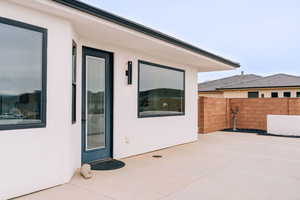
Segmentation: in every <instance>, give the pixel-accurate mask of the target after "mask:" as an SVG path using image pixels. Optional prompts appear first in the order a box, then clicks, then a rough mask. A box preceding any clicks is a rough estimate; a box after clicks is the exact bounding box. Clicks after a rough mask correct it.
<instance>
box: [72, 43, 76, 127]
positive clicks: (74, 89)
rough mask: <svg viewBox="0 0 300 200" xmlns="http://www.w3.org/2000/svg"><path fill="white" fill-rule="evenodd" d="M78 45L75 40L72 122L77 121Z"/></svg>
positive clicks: (73, 47)
mask: <svg viewBox="0 0 300 200" xmlns="http://www.w3.org/2000/svg"><path fill="white" fill-rule="evenodd" d="M76 55H77V45H76V43H75V42H74V41H73V45H72V123H73V124H74V123H76V89H77V79H76V74H77V73H76V70H77V67H76V58H77V56H76Z"/></svg>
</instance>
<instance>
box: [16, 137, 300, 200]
mask: <svg viewBox="0 0 300 200" xmlns="http://www.w3.org/2000/svg"><path fill="white" fill-rule="evenodd" d="M154 154H155V155H156V154H159V155H162V156H163V157H162V158H153V157H152V155H154ZM122 161H124V162H125V163H126V166H125V167H124V168H122V169H119V170H113V171H94V177H93V178H92V179H89V180H84V179H83V178H81V177H80V175H78V174H76V175H75V176H74V177H73V179H72V180H71V182H70V183H68V184H65V185H61V186H57V187H54V188H51V189H47V190H44V191H41V192H37V193H33V194H30V195H27V196H23V197H20V198H18V199H19V200H63V199H66V200H82V199H85V200H110V199H113V200H199V199H207V200H208V199H209V200H219V199H220V200H224V199H228V200H241V199H243V200H248V199H249V200H256V199H257V200H260V199H261V200H268V199H270V200H277V199H278V200H282V199H289V200H299V199H300V190H299V185H300V170H299V169H300V140H299V139H298V138H280V137H270V136H261V135H256V134H248V133H229V132H216V133H212V134H206V135H199V140H198V141H197V142H194V143H190V144H185V145H179V146H176V147H171V148H167V149H163V150H160V151H156V152H152V153H147V154H143V155H139V156H135V157H131V158H126V159H123V160H122Z"/></svg>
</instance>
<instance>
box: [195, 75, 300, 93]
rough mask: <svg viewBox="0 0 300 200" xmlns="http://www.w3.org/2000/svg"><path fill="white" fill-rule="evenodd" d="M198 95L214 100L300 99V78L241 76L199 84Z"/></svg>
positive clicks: (287, 76) (288, 76)
mask: <svg viewBox="0 0 300 200" xmlns="http://www.w3.org/2000/svg"><path fill="white" fill-rule="evenodd" d="M198 95H199V96H206V97H214V98H299V97H300V77H299V76H294V75H289V74H275V75H271V76H266V77H262V76H259V75H255V74H243V73H242V74H241V75H236V76H231V77H227V78H222V79H218V80H213V81H207V82H203V83H199V84H198Z"/></svg>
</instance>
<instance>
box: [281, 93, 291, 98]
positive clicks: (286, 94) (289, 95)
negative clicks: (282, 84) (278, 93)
mask: <svg viewBox="0 0 300 200" xmlns="http://www.w3.org/2000/svg"><path fill="white" fill-rule="evenodd" d="M283 96H284V97H286V98H290V97H291V92H284V93H283Z"/></svg>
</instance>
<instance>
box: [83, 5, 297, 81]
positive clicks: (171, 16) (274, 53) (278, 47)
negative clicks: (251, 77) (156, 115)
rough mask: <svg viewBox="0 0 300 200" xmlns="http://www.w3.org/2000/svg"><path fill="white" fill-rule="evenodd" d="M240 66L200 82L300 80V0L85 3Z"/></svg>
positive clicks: (203, 77)
mask: <svg viewBox="0 0 300 200" xmlns="http://www.w3.org/2000/svg"><path fill="white" fill-rule="evenodd" d="M83 1H84V2H87V3H89V4H92V5H94V6H97V7H99V8H102V9H104V10H107V11H110V12H112V13H114V14H117V15H120V16H122V17H125V18H127V19H130V20H133V21H136V22H138V23H142V24H144V25H146V26H149V27H151V28H154V29H156V30H159V31H162V32H164V33H167V34H170V35H172V36H175V37H177V38H179V39H182V40H184V41H186V42H188V43H191V44H193V45H196V46H198V47H200V48H202V49H205V50H208V51H210V52H212V53H215V54H217V55H220V56H223V57H225V58H229V59H231V60H233V61H237V62H239V63H240V64H241V66H242V67H241V68H240V69H238V70H235V71H226V72H209V73H199V82H202V81H206V80H213V79H217V78H221V77H226V76H230V75H234V74H240V72H241V71H244V72H245V73H246V74H250V73H255V74H259V75H271V74H275V73H288V74H294V75H299V76H300V1H299V0H226V1H224V0H209V1H204V0H202V1H201V0H188V1H183V0H151V1H146V0H83Z"/></svg>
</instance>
